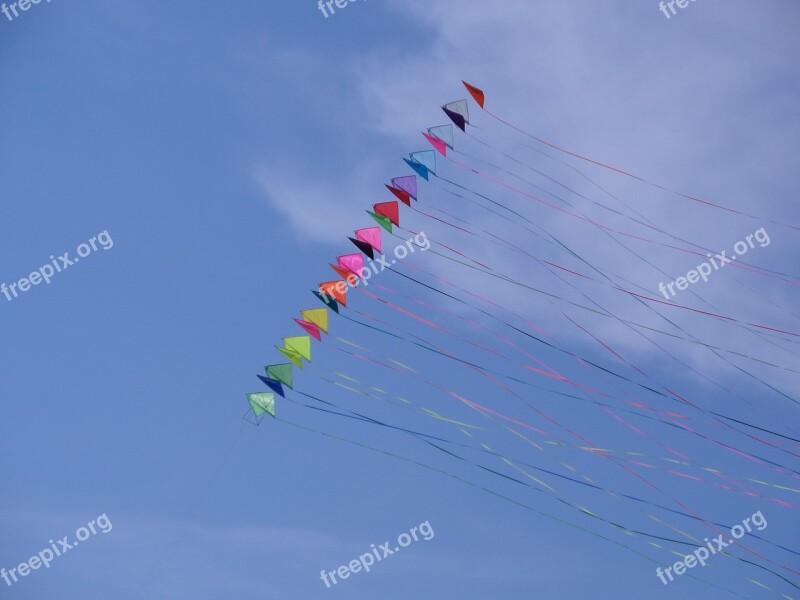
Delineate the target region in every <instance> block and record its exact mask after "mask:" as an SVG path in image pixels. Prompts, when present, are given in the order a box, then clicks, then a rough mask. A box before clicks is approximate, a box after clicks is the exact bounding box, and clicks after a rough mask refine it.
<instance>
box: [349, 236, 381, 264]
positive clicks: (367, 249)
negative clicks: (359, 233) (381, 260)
mask: <svg viewBox="0 0 800 600" xmlns="http://www.w3.org/2000/svg"><path fill="white" fill-rule="evenodd" d="M348 239H349V240H350V241H351V242H353V244H355V246H356V248H358V249H359V250H361V251H362V252H363V253H364V254H366V255H367V256H369V259H370V260H375V252H374V251H373V250H372V246H370V245H369V244H368V243H367V242H364V241H362V240H357V239H356V238H348Z"/></svg>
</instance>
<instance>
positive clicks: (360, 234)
mask: <svg viewBox="0 0 800 600" xmlns="http://www.w3.org/2000/svg"><path fill="white" fill-rule="evenodd" d="M356 238H358V239H359V240H361V241H362V242H367V243H368V244H369V245H370V246H372V247H373V248H375V250H377V251H378V252H381V253H383V251H382V250H381V229H380V227H367V228H366V229H357V230H356Z"/></svg>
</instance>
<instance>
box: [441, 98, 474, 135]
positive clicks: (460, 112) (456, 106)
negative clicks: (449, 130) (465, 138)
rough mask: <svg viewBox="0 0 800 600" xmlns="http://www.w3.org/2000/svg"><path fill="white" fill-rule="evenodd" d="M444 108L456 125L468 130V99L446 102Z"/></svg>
mask: <svg viewBox="0 0 800 600" xmlns="http://www.w3.org/2000/svg"><path fill="white" fill-rule="evenodd" d="M442 110H443V111H444V114H446V115H447V116H448V117H450V120H451V121H453V123H455V124H456V127H458V128H459V129H460V130H461V131H466V130H467V124H468V123H469V106H468V105H467V101H466V100H458V101H457V102H451V103H450V104H445V105H444V106H443V107H442Z"/></svg>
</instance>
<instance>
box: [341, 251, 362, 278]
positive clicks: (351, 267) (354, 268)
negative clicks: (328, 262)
mask: <svg viewBox="0 0 800 600" xmlns="http://www.w3.org/2000/svg"><path fill="white" fill-rule="evenodd" d="M336 262H337V263H339V266H340V267H344V268H345V269H347V270H348V271H350V272H351V273H355V274H356V275H357V276H358V277H361V275H362V273H363V272H364V257H363V256H361V255H360V254H345V255H344V256H337V257H336Z"/></svg>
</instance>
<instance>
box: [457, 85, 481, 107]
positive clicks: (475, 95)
mask: <svg viewBox="0 0 800 600" xmlns="http://www.w3.org/2000/svg"><path fill="white" fill-rule="evenodd" d="M461 83H463V84H464V87H465V88H467V91H468V92H469V93H470V95H471V96H472V97H473V98H474V99H475V102H477V103H478V106H480V107H481V108H483V103H484V102H485V101H486V95H485V94H484V93H483V90H482V89H480V88H476V87H475V86H474V85H470V84H469V83H467V82H466V81H462V82H461Z"/></svg>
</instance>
